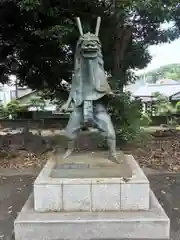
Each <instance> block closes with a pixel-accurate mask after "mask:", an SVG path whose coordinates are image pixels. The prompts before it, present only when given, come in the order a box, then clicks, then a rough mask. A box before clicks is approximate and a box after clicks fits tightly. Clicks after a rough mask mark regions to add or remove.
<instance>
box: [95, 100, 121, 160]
mask: <svg viewBox="0 0 180 240" xmlns="http://www.w3.org/2000/svg"><path fill="white" fill-rule="evenodd" d="M94 104H95V105H94V122H95V125H96V127H97V128H98V130H99V132H100V134H101V135H102V136H103V137H106V139H107V144H108V147H109V159H110V160H112V161H113V162H116V163H119V162H118V161H117V156H116V134H115V130H114V127H113V124H112V121H111V118H110V116H109V115H108V113H107V111H106V108H105V107H104V105H103V104H99V103H98V104H96V103H94Z"/></svg>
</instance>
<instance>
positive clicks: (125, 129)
mask: <svg viewBox="0 0 180 240" xmlns="http://www.w3.org/2000/svg"><path fill="white" fill-rule="evenodd" d="M108 111H109V113H110V115H111V118H112V121H113V124H114V127H115V129H116V134H117V139H118V141H120V142H121V143H122V144H124V143H126V142H128V141H131V140H133V139H134V138H135V137H136V136H137V135H138V134H139V131H140V127H141V103H140V101H138V100H133V99H132V98H131V95H130V94H129V93H121V94H120V95H116V97H115V98H113V99H111V101H109V103H108Z"/></svg>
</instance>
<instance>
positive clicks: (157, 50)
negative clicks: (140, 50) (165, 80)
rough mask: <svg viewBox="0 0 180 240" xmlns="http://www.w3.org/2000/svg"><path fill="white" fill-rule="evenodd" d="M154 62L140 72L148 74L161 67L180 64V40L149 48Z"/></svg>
mask: <svg viewBox="0 0 180 240" xmlns="http://www.w3.org/2000/svg"><path fill="white" fill-rule="evenodd" d="M149 51H150V54H151V56H152V60H151V62H150V63H149V65H148V66H147V67H146V68H145V69H143V70H140V71H138V72H142V73H143V72H147V71H150V70H153V69H156V68H158V67H160V66H163V65H167V64H171V63H180V38H179V39H176V40H175V41H173V42H171V43H169V44H168V43H165V44H159V45H155V46H151V47H149Z"/></svg>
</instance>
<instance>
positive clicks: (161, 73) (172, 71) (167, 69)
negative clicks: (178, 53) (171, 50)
mask: <svg viewBox="0 0 180 240" xmlns="http://www.w3.org/2000/svg"><path fill="white" fill-rule="evenodd" d="M145 78H146V80H147V82H149V83H155V82H156V81H157V80H159V79H163V78H164V79H166V78H167V79H172V80H176V81H180V64H168V65H165V66H162V67H160V68H158V69H155V70H153V71H150V72H148V73H147V74H145Z"/></svg>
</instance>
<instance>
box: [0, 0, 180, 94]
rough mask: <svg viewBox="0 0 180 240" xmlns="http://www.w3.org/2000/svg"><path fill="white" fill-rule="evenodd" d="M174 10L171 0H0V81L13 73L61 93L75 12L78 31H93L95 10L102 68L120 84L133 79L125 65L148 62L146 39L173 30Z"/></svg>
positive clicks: (169, 36) (171, 34)
mask: <svg viewBox="0 0 180 240" xmlns="http://www.w3.org/2000/svg"><path fill="white" fill-rule="evenodd" d="M179 11H180V8H179V7H178V1H176V0H174V1H172V0H165V1H164V0H156V1H155V0H126V1H125V0H124V1H119V0H117V1H113V0H104V1H102V0H91V1H89V0H61V1H57V0H3V1H1V2H0V74H1V78H0V81H1V82H6V81H7V80H8V75H10V74H13V73H14V74H16V75H17V76H18V78H19V81H20V84H22V85H28V86H29V87H31V88H32V89H37V90H48V91H49V92H51V94H52V96H53V94H54V93H56V97H57V96H58V95H59V96H60V97H62V96H63V92H65V91H64V90H63V89H62V87H61V85H60V82H61V80H62V79H64V80H66V81H71V75H72V72H73V57H74V56H73V54H74V49H75V45H76V41H77V39H78V36H79V33H78V31H77V27H76V24H75V17H80V18H81V21H82V24H83V28H84V31H87V30H90V31H94V28H95V22H96V18H97V16H101V17H102V25H101V29H100V40H101V42H102V46H103V54H104V62H105V69H106V71H107V72H108V73H110V74H112V76H113V77H114V78H115V79H116V80H118V79H119V81H118V83H119V87H121V86H123V85H124V84H127V82H129V81H132V80H133V75H132V73H131V72H130V69H135V68H144V67H145V66H146V65H147V64H148V63H149V61H150V60H151V57H150V55H149V52H148V50H147V49H148V46H149V45H152V44H158V43H162V42H167V41H171V40H173V39H175V38H177V37H178V36H179V28H178V26H180V19H179V16H180V14H179ZM165 21H175V23H176V24H175V27H173V28H171V29H166V30H164V29H161V28H160V26H161V24H162V23H164V22H165ZM112 83H113V82H112Z"/></svg>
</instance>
